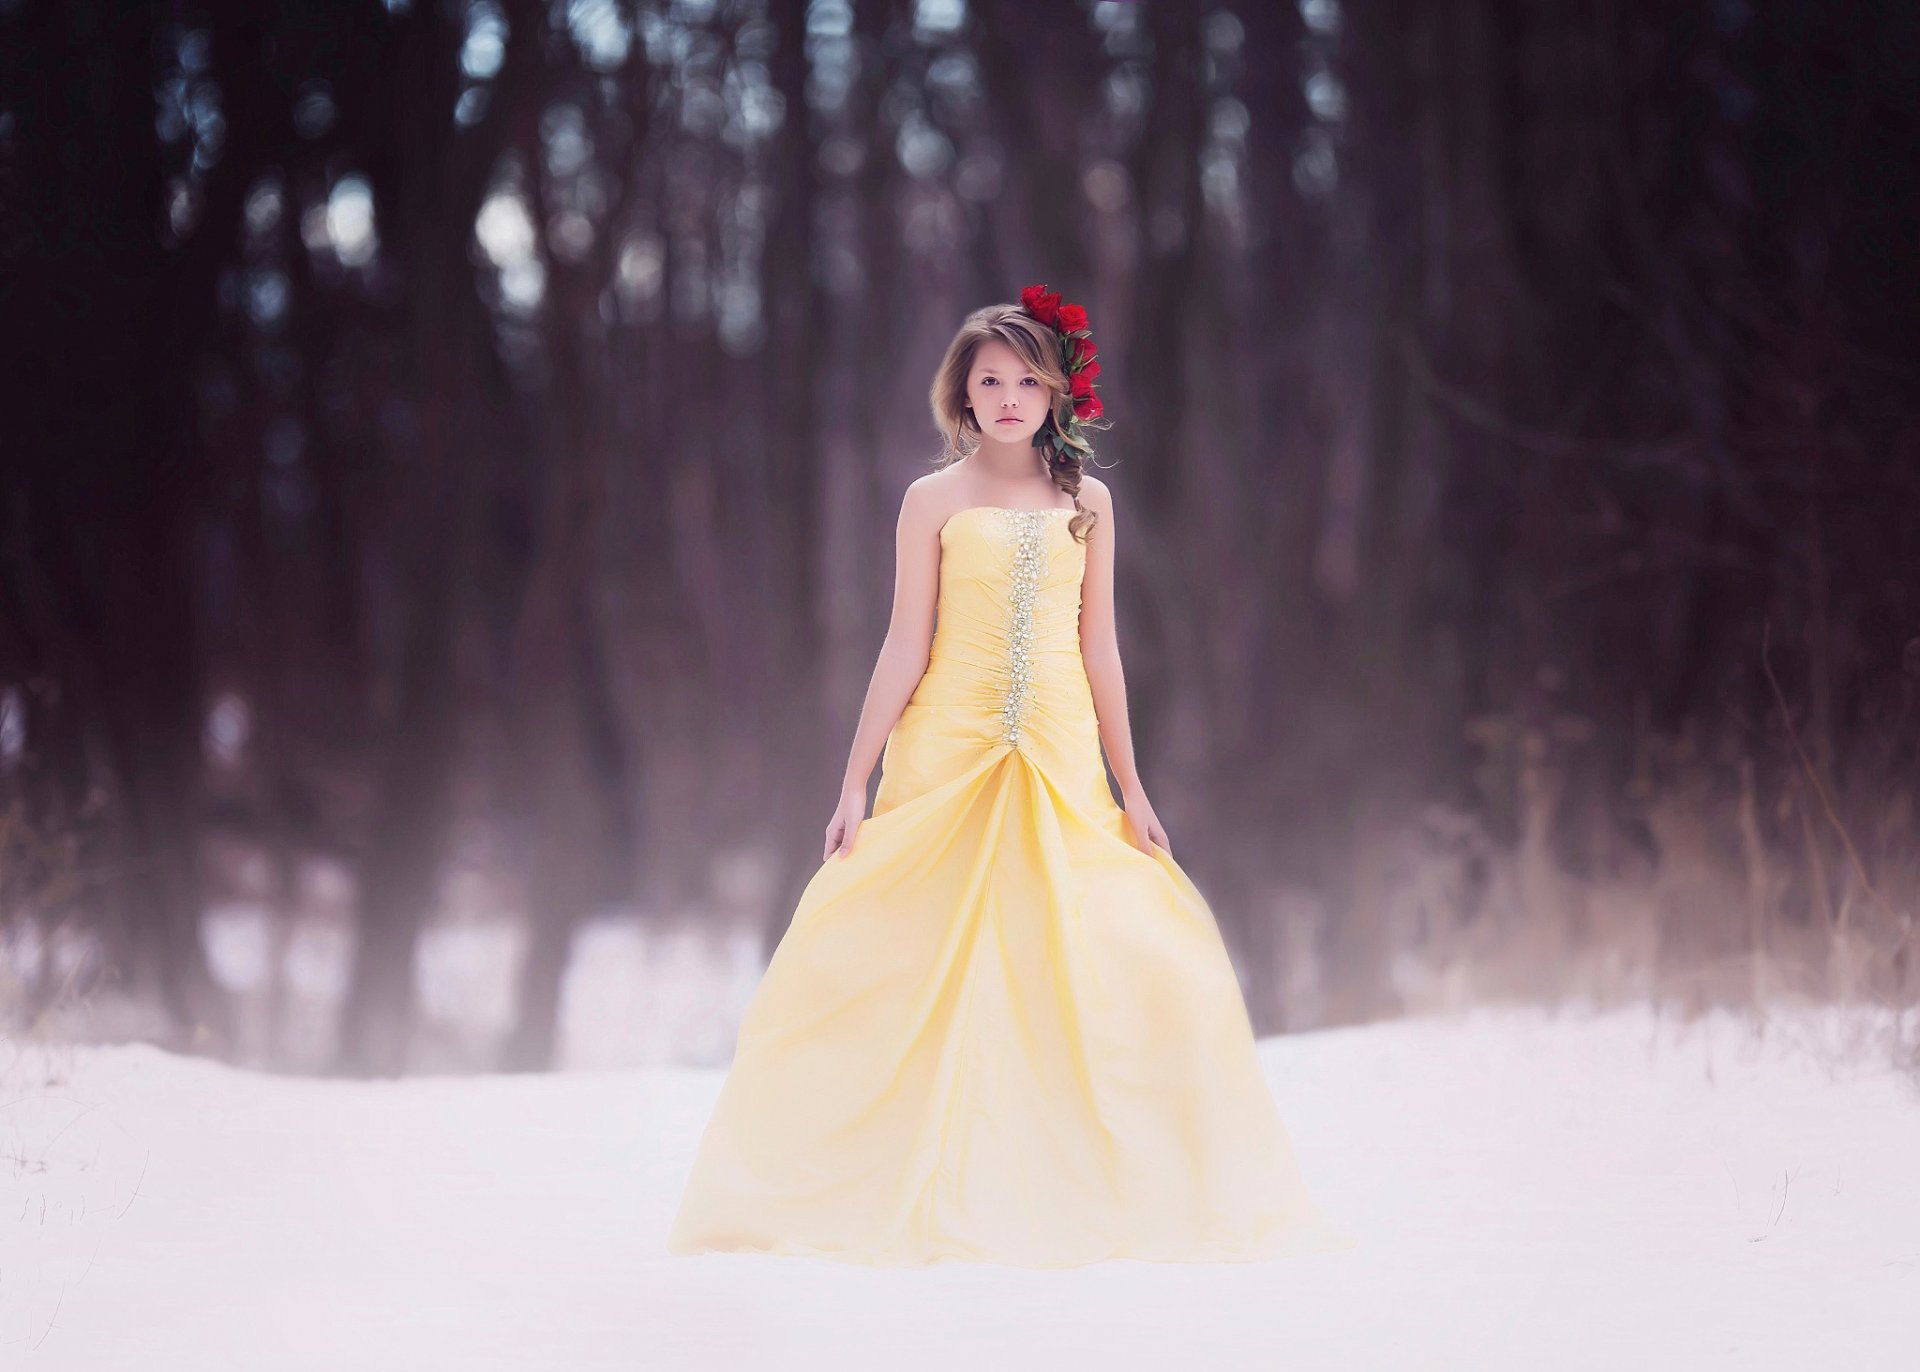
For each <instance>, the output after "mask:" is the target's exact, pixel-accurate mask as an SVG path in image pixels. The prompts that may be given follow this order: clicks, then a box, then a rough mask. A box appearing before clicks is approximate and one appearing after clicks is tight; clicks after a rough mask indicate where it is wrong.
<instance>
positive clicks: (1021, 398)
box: [967, 338, 1052, 446]
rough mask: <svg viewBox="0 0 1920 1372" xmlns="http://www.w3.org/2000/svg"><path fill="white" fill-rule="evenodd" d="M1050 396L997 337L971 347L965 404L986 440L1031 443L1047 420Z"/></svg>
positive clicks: (1015, 353) (1043, 383)
mask: <svg viewBox="0 0 1920 1372" xmlns="http://www.w3.org/2000/svg"><path fill="white" fill-rule="evenodd" d="M1051 399H1052V396H1051V394H1050V392H1049V391H1048V390H1047V383H1046V382H1044V381H1042V380H1041V379H1040V378H1039V377H1037V376H1035V375H1034V374H1033V373H1032V372H1031V371H1029V370H1028V369H1027V364H1026V363H1024V362H1022V361H1021V360H1020V354H1019V353H1017V352H1015V351H1014V350H1013V349H1012V348H1010V347H1008V346H1007V345H1006V344H1005V343H1002V342H1001V341H1000V340H999V339H997V338H989V339H988V340H987V341H986V342H984V343H982V344H981V345H980V346H979V347H977V348H975V349H974V350H973V366H972V367H971V368H970V369H969V370H968V372H967V403H968V404H969V405H971V406H973V417H974V420H975V421H976V422H977V423H978V424H979V425H980V432H981V433H982V434H984V435H986V438H987V441H988V442H991V443H1018V444H1023V445H1026V446H1031V445H1032V442H1033V436H1034V435H1035V434H1036V433H1038V432H1039V431H1040V426H1041V425H1042V424H1044V423H1045V422H1046V419H1047V406H1048V404H1049V403H1050V401H1051Z"/></svg>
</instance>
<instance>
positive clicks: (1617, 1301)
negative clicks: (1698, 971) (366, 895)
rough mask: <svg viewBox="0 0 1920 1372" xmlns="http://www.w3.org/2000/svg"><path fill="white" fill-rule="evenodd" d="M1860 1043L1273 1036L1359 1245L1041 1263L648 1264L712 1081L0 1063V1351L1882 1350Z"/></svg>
mask: <svg viewBox="0 0 1920 1372" xmlns="http://www.w3.org/2000/svg"><path fill="white" fill-rule="evenodd" d="M1859 1022H1860V1021H1859V1019H1858V1017H1844V1016H1841V1015H1839V1014H1838V1013H1837V1012H1835V1011H1830V1010H1829V1011H1814V1010H1804V1011H1797V1012H1794V1013H1792V1014H1785V1013H1783V1014H1781V1015H1779V1016H1776V1018H1775V1019H1774V1021H1773V1024H1772V1027H1771V1028H1770V1029H1769V1031H1768V1032H1767V1033H1766V1034H1765V1035H1764V1036H1757V1035H1756V1034H1755V1033H1754V1032H1753V1031H1752V1030H1751V1029H1749V1028H1748V1027H1747V1025H1746V1024H1745V1023H1744V1022H1743V1021H1739V1020H1736V1019H1734V1018H1732V1017H1730V1016H1728V1015H1725V1014H1716V1015H1712V1016H1709V1017H1706V1018H1704V1019H1701V1020H1699V1021H1696V1022H1694V1023H1692V1024H1681V1023H1679V1022H1677V1021H1673V1020H1670V1019H1662V1018H1660V1017H1657V1016H1656V1015H1654V1014H1653V1013H1652V1012H1650V1011H1648V1010H1646V1009H1627V1010H1615V1011H1609V1012H1606V1013H1601V1014H1575V1013H1571V1012H1568V1013H1563V1014H1560V1015H1558V1016H1552V1015H1548V1014H1545V1013H1543V1012H1539V1011H1525V1010H1517V1009H1515V1010H1491V1009H1483V1010H1476V1011H1473V1012H1470V1013H1466V1014H1463V1015H1459V1016H1455V1017H1451V1018H1445V1019H1427V1020H1416V1021H1402V1022H1395V1023H1383V1024H1377V1025H1371V1026H1367V1027H1363V1028H1355V1029H1344V1030H1337V1031H1330V1032H1317V1033H1312V1034H1305V1035H1298V1036H1289V1037H1286V1038H1282V1039H1274V1040H1268V1041H1265V1042H1263V1043H1262V1045H1261V1051H1262V1056H1263V1059H1264V1062H1265V1064H1266V1067H1267V1069H1268V1075H1269V1079H1270V1080H1271V1082H1272V1084H1273V1087H1274V1090H1275V1092H1276V1094H1277V1097H1278V1099H1279V1101H1280V1104H1281V1108H1282V1110H1283V1112H1284V1114H1285V1116H1286V1118H1287V1121H1288V1125H1289V1128H1290V1130H1291V1132H1292V1134H1293V1137H1294V1142H1295V1144H1296V1146H1297V1148H1298V1150H1299V1155H1300V1161H1301V1165H1302V1167H1303V1168H1304V1169H1305V1171H1306V1174H1307V1178H1308V1181H1309V1184H1310V1185H1311V1186H1312V1187H1313V1189H1314V1191H1315V1194H1316V1195H1317V1196H1318V1197H1319V1199H1320V1201H1321V1203H1322V1205H1323V1206H1324V1208H1326V1210H1327V1211H1328V1212H1329V1214H1331V1215H1333V1216H1335V1217H1337V1218H1338V1219H1340V1220H1341V1221H1343V1222H1344V1223H1345V1224H1346V1225H1347V1226H1348V1227H1349V1228H1351V1229H1352V1231H1353V1232H1355V1233H1356V1234H1358V1235H1359V1237H1360V1247H1359V1249H1358V1250H1356V1251H1354V1252H1351V1253H1342V1254H1331V1255H1320V1256H1315V1257H1309V1258H1294V1259H1286V1260H1282V1261H1277V1262H1272V1263H1261V1264H1221V1265H1176V1264H1152V1263H1138V1262H1111V1263H1102V1264H1096V1265H1094V1266H1090V1267H1083V1268H1076V1269H1071V1270H1067V1271H1063V1272H1034V1271H1027V1270H1022V1269H1017V1268H1003V1267H997V1266H991V1265H973V1264H942V1265H939V1266H936V1267H932V1268H922V1269H885V1268H866V1267H860V1266H856V1265H853V1264H848V1263H840V1262H831V1261H819V1260H810V1259H801V1258H780V1257H767V1256H759V1255H734V1254H707V1255H701V1256H697V1257H689V1258H678V1257H673V1256H670V1255H668V1254H667V1253H666V1252H665V1251H664V1250H663V1248H662V1241H663V1238H664V1235H665V1232H666V1229H667V1225H668V1222H669V1220H670V1218H671V1215H672V1209H673V1205H674V1202H675V1200H676V1198H677V1192H678V1187H679V1184H680V1181H681V1179H682V1177H683V1176H684V1175H685V1171H686V1168H687V1166H688V1164H689V1163H690V1161H691V1159H692V1154H693V1149H694V1145H695V1143H696V1141H697V1139H698V1136H699V1131H700V1127H701V1125H702V1124H703V1122H704V1120H705V1118H706V1114H707V1111H708V1110H709V1109H710V1108H711V1106H712V1103H713V1100H714V1097H715V1093H716V1092H717V1091H718V1089H719V1084H720V1080H721V1076H720V1073H719V1072H718V1071H716V1070H710V1069H690V1068H665V1067H648V1068H642V1069H632V1068H626V1069H621V1070H606V1069H596V1070H576V1071H568V1072H562V1073H557V1074H552V1075H544V1076H531V1077H432V1078H415V1079H409V1080H404V1081H399V1082H342V1081H330V1080H322V1079H301V1078H285V1077H274V1076H268V1075H264V1074H259V1073H253V1072H247V1071H242V1070H236V1069H232V1068H228V1067H224V1066H221V1065H218V1064H214V1063H210V1062H205V1061H200V1060H195V1059H190V1058H183V1057H177V1056H172V1055H169V1054H167V1053H164V1052H162V1051H160V1050H158V1049H155V1048H152V1047H148V1046H144V1045H139V1044H127V1045H114V1046H93V1047H82V1046H62V1045H51V1046H49V1045H41V1044H30V1045H21V1044H5V1045H0V1367H5V1368H8V1369H12V1368H21V1369H42V1368H44V1369H124V1368H130V1367H139V1368H141V1369H143V1372H160V1369H170V1368H182V1369H194V1372H218V1370H219V1369H226V1368H235V1369H255V1368H262V1369H264V1368H272V1369H304V1368H315V1369H319V1368H325V1369H329V1372H332V1370H333V1369H338V1368H340V1367H343V1366H344V1367H352V1368H354V1369H356V1372H361V1370H365V1372H375V1370H376V1369H388V1368H392V1369H409V1372H415V1370H417V1369H422V1368H459V1369H462V1370H463V1372H466V1370H467V1369H492V1368H501V1369H509V1368H510V1369H544V1368H568V1369H572V1368H632V1369H647V1370H648V1372H653V1370H654V1369H679V1368H700V1369H705V1368H765V1367H773V1366H778V1367H781V1368H783V1369H785V1368H796V1367H798V1368H808V1367H831V1368H834V1369H854V1368H868V1367H873V1368H897V1367H901V1366H906V1365H911V1366H912V1367H913V1368H914V1369H915V1372H928V1370H931V1369H944V1368H967V1369H976V1368H982V1367H992V1368H995V1369H1001V1368H1043V1367H1044V1368H1055V1367H1066V1368H1094V1367H1099V1368H1154V1369H1164V1368H1178V1369H1199V1368H1236V1369H1239V1368H1279V1367H1286V1368H1319V1367H1336V1366H1337V1367H1342V1368H1351V1367H1361V1368H1375V1367H1380V1368H1385V1367H1394V1368H1399V1367H1418V1368H1454V1367H1458V1368H1474V1369H1503V1368H1525V1369H1529V1370H1530V1372H1532V1370H1534V1369H1540V1368H1554V1369H1567V1368H1608V1369H1617V1368H1622V1367H1632V1368H1636V1369H1639V1368H1698V1367H1709V1366H1716V1367H1717V1366H1730V1367H1743V1368H1748V1367H1753V1368H1761V1367H1764V1368H1793V1369H1802V1368H1806V1367H1810V1366H1815V1365H1819V1366H1839V1367H1845V1368H1848V1369H1854V1370H1857V1369H1872V1368H1896V1367H1897V1368H1901V1369H1906V1368H1911V1367H1912V1366H1914V1365H1915V1357H1916V1355H1915V1353H1914V1348H1915V1347H1916V1344H1920V1169H1916V1166H1915V1161H1916V1159H1920V1096H1917V1095H1916V1092H1915V1089H1914V1084H1913V1081H1912V1079H1911V1076H1910V1075H1903V1073H1902V1071H1901V1070H1900V1069H1899V1068H1897V1067H1896V1066H1895V1065H1894V1058H1895V1055H1894V1054H1893V1053H1891V1052H1889V1051H1888V1049H1887V1046H1886V1043H1885V1042H1884V1041H1883V1042H1872V1041H1862V1042H1857V1043H1856V1042H1852V1041H1850V1040H1849V1039H1848V1038H1847V1037H1846V1035H1847V1034H1848V1032H1849V1028H1850V1026H1852V1025H1855V1024H1857V1023H1859ZM1895 1027H1898V1026H1896V1025H1894V1024H1893V1022H1892V1021H1891V1020H1890V1018H1887V1017H1882V1019H1881V1020H1880V1021H1877V1022H1876V1028H1877V1029H1878V1030H1879V1031H1880V1032H1883V1033H1884V1032H1891V1031H1892V1030H1893V1029H1894V1028H1895Z"/></svg>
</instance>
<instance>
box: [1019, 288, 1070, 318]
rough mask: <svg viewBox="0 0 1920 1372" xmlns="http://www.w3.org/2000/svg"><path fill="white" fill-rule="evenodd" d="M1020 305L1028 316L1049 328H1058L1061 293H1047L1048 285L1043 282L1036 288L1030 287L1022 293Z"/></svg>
mask: <svg viewBox="0 0 1920 1372" xmlns="http://www.w3.org/2000/svg"><path fill="white" fill-rule="evenodd" d="M1020 303H1021V305H1023V306H1024V307H1025V308H1026V311H1027V313H1028V314H1030V315H1032V316H1033V317H1034V318H1035V319H1037V320H1039V321H1040V322H1041V323H1042V324H1045V325H1046V326H1047V327H1048V328H1055V327H1057V326H1058V322H1059V319H1060V292H1058V291H1054V292H1053V293H1052V294H1051V295H1049V294H1048V293H1047V283H1046V282H1044V281H1042V282H1041V283H1040V284H1038V285H1036V286H1028V287H1027V288H1026V289H1025V290H1023V291H1021V292H1020Z"/></svg>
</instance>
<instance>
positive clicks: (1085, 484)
mask: <svg viewBox="0 0 1920 1372" xmlns="http://www.w3.org/2000/svg"><path fill="white" fill-rule="evenodd" d="M1080 503H1081V504H1082V505H1085V506H1086V507H1087V508H1088V509H1089V510H1092V511H1093V512H1094V513H1095V514H1097V515H1099V516H1100V517H1101V518H1102V519H1112V518H1113V489H1112V488H1111V487H1110V486H1108V485H1107V483H1106V482H1104V481H1102V480H1101V479H1100V478H1099V477H1097V476H1092V475H1087V474H1082V476H1081V477H1080Z"/></svg>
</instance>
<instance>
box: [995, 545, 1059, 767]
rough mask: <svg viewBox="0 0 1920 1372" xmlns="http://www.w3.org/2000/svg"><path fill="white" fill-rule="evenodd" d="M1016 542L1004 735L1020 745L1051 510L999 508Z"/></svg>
mask: <svg viewBox="0 0 1920 1372" xmlns="http://www.w3.org/2000/svg"><path fill="white" fill-rule="evenodd" d="M997 513H998V515H999V516H1000V517H1001V518H1002V519H1003V520H1004V521H1005V522H1006V523H1007V525H1008V532H1009V534H1010V535H1011V538H1012V542H1013V570H1012V573H1011V582H1010V585H1009V589H1008V595H1007V696H1006V702H1005V704H1004V705H1002V706H1001V709H1000V719H1001V724H1002V730H1001V735H1000V736H1001V737H1002V738H1003V739H1005V740H1006V741H1007V742H1008V743H1010V744H1012V745H1013V746H1014V747H1016V748H1018V747H1019V746H1020V725H1021V722H1022V720H1023V719H1024V718H1025V716H1026V711H1027V704H1028V701H1029V700H1030V698H1031V697H1032V695H1033V597H1034V593H1035V592H1036V591H1037V590H1039V587H1040V565H1041V557H1042V552H1043V547H1044V545H1043V543H1042V540H1043V539H1045V537H1046V533H1047V529H1046V522H1045V521H1046V520H1047V519H1048V518H1050V517H1051V516H1052V514H1053V511H1051V510H1010V509H1002V510H998V511H997Z"/></svg>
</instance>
